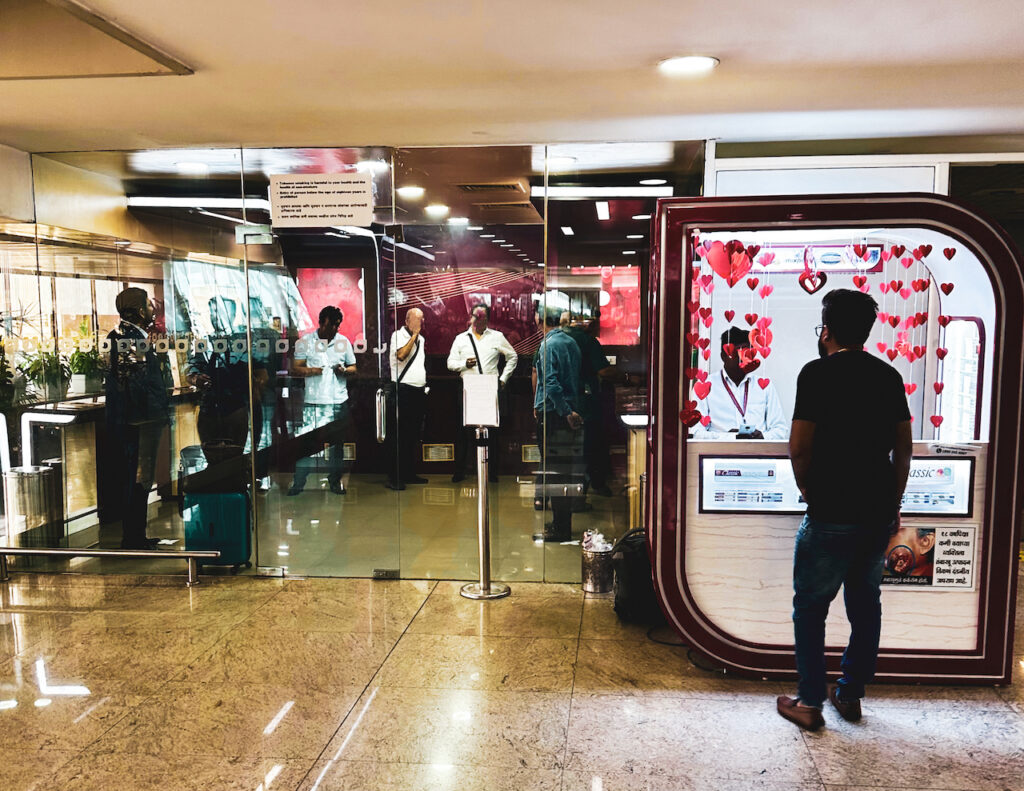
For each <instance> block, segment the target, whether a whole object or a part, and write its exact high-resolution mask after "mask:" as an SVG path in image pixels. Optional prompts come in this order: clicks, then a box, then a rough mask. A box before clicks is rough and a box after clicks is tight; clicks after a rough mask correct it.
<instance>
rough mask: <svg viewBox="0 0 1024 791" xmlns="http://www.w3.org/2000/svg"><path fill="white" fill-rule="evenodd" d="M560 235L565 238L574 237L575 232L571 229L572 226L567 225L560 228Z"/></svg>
mask: <svg viewBox="0 0 1024 791" xmlns="http://www.w3.org/2000/svg"><path fill="white" fill-rule="evenodd" d="M562 233H563V234H565V235H566V236H575V235H576V232H575V231H574V230H573V229H572V226H569V225H563V226H562Z"/></svg>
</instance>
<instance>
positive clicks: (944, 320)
mask: <svg viewBox="0 0 1024 791" xmlns="http://www.w3.org/2000/svg"><path fill="white" fill-rule="evenodd" d="M951 321H952V319H951V318H950V317H949V316H939V318H938V322H939V326H940V327H945V326H946V325H947V324H949V322H951Z"/></svg>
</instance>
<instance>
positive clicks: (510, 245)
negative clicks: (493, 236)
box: [498, 244, 515, 248]
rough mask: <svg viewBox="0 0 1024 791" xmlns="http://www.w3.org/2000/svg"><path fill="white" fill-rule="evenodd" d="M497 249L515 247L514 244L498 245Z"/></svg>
mask: <svg viewBox="0 0 1024 791" xmlns="http://www.w3.org/2000/svg"><path fill="white" fill-rule="evenodd" d="M498 247H505V248H509V247H515V245H514V244H499V245H498Z"/></svg>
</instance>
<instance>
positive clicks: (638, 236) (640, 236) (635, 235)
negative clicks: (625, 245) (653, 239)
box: [626, 233, 644, 239]
mask: <svg viewBox="0 0 1024 791" xmlns="http://www.w3.org/2000/svg"><path fill="white" fill-rule="evenodd" d="M626 238H627V239H643V238H644V235H643V234H642V233H630V234H626Z"/></svg>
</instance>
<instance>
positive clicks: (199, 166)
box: [174, 162, 210, 176]
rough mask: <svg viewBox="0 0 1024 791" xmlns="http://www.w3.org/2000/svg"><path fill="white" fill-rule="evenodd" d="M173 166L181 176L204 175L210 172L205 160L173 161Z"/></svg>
mask: <svg viewBox="0 0 1024 791" xmlns="http://www.w3.org/2000/svg"><path fill="white" fill-rule="evenodd" d="M174 168H175V170H177V171H178V172H179V173H180V174H181V175H183V176H206V175H208V174H209V172H210V166H209V165H207V164H206V163H205V162H175V163H174Z"/></svg>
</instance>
